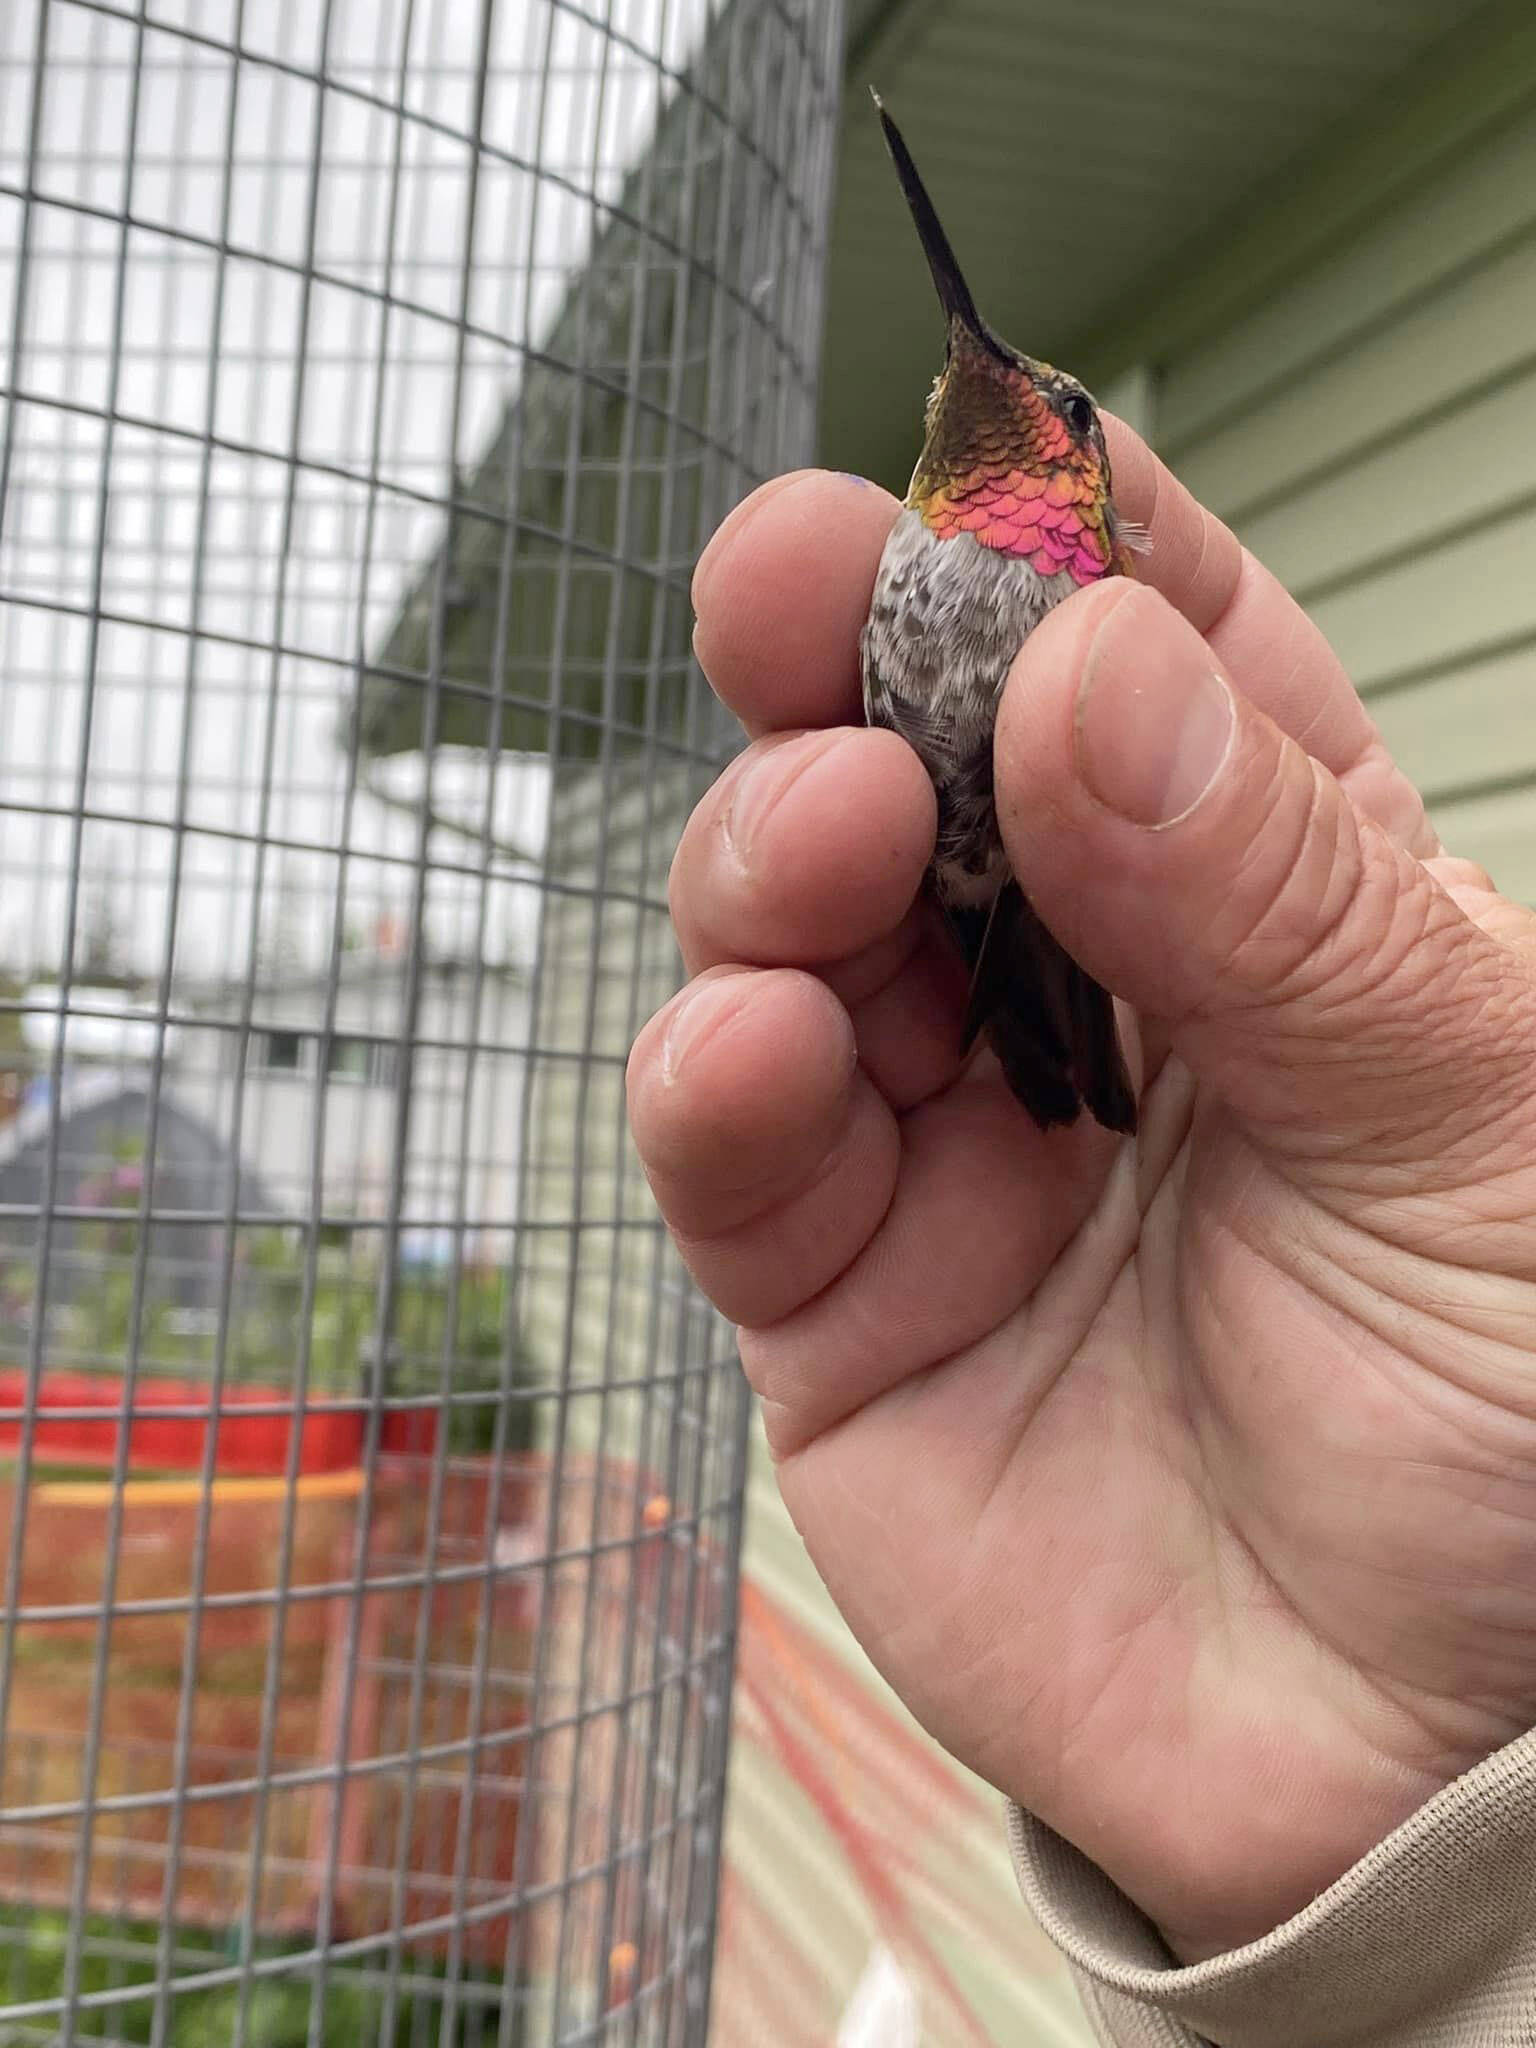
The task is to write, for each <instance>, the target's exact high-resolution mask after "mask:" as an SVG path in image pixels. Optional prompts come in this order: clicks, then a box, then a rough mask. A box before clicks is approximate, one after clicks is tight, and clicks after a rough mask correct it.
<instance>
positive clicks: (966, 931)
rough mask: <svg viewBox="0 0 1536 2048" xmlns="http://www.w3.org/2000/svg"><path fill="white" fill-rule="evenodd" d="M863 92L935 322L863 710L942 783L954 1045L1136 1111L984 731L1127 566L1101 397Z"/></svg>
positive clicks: (1049, 1088) (937, 853) (1125, 524)
mask: <svg viewBox="0 0 1536 2048" xmlns="http://www.w3.org/2000/svg"><path fill="white" fill-rule="evenodd" d="M873 97H874V101H875V108H876V111H877V112H878V114H879V117H880V123H881V126H882V128H883V130H884V133H885V140H886V145H887V147H888V148H889V150H890V153H891V157H892V160H893V162H894V163H895V166H896V173H897V176H898V177H899V178H900V180H901V188H902V191H903V192H904V194H905V195H906V200H907V204H908V206H909V207H910V208H911V211H912V218H913V220H914V221H915V223H916V225H917V233H918V239H919V240H920V241H921V243H922V246H923V253H924V254H925V255H926V257H927V259H928V267H929V269H930V270H931V271H932V273H933V281H934V284H935V286H936V287H937V289H938V294H939V303H940V305H941V307H942V308H943V311H944V318H945V322H946V328H947V333H946V343H945V352H944V367H943V368H942V370H941V371H940V372H939V375H938V377H937V379H936V380H935V382H934V386H933V390H932V392H931V393H930V395H929V398H928V406H927V413H926V416H925V432H924V437H923V445H922V452H921V454H920V455H919V456H918V459H917V466H916V468H915V469H914V470H913V472H912V481H911V483H910V485H909V486H908V489H907V495H906V500H905V502H904V505H903V508H902V511H901V514H900V517H899V518H898V519H897V521H896V524H895V526H894V527H893V528H892V529H891V535H890V538H889V539H888V540H887V542H886V544H885V551H884V553H883V554H882V556H881V558H880V567H879V571H878V573H877V575H876V578H875V587H874V594H873V597H872V599H871V602H870V609H869V617H868V619H867V620H866V622H865V625H864V630H863V634H862V636H861V638H860V647H859V652H860V663H861V668H862V671H863V684H864V715H865V717H866V719H867V720H868V722H869V723H870V724H871V725H883V726H887V727H889V728H890V729H891V730H892V731H893V732H897V733H900V735H901V737H902V738H903V739H904V740H906V741H907V742H908V744H909V745H910V746H911V747H912V748H913V749H914V750H915V751H916V753H917V754H918V756H919V757H920V758H921V760H922V762H923V765H924V766H925V767H926V768H927V770H928V773H929V775H930V777H931V778H932V781H933V786H934V790H935V793H936V795H937V797H938V838H937V841H936V844H935V848H934V855H933V861H932V865H931V867H930V869H929V881H930V885H931V889H932V893H933V894H934V895H935V896H936V897H937V899H938V903H939V906H940V909H941V910H942V912H943V914H944V917H945V920H946V922H947V923H948V925H949V927H950V929H951V931H952V932H953V934H954V937H955V939H956V941H957V943H958V945H959V947H960V951H961V953H962V955H963V956H964V959H965V961H966V964H967V966H968V967H969V969H970V975H971V981H970V994H969V999H968V1001H967V1004H966V1011H965V1020H964V1023H963V1025H962V1029H961V1046H960V1050H961V1052H962V1054H965V1053H968V1052H969V1051H970V1049H971V1047H972V1045H973V1044H975V1042H976V1040H977V1039H978V1037H979V1036H980V1035H981V1034H982V1033H983V1032H985V1033H986V1036H987V1039H988V1041H989V1042H990V1044H991V1046H992V1049H993V1050H994V1052H995V1053H996V1054H997V1056H998V1059H999V1060H1000V1062H1001V1064H1002V1069H1003V1073H1004V1075H1005V1076H1006V1077H1007V1081H1008V1085H1009V1087H1010V1088H1011V1089H1012V1091H1013V1093H1014V1095H1015V1096H1016V1097H1017V1098H1018V1100H1019V1101H1020V1102H1021V1103H1022V1104H1023V1105H1024V1107H1025V1109H1026V1110H1028V1112H1029V1114H1030V1115H1031V1116H1032V1117H1033V1118H1034V1120H1035V1122H1036V1123H1037V1124H1038V1125H1039V1126H1040V1128H1041V1129H1042V1130H1048V1129H1050V1128H1051V1126H1052V1125H1055V1124H1071V1123H1074V1122H1076V1120H1077V1118H1078V1116H1079V1114H1080V1113H1081V1111H1082V1108H1083V1106H1084V1104H1085V1103H1086V1105H1087V1107H1088V1109H1089V1110H1090V1111H1091V1112H1092V1114H1093V1115H1094V1116H1095V1117H1096V1118H1097V1119H1098V1121H1099V1122H1100V1123H1101V1124H1103V1125H1104V1126H1105V1127H1106V1128H1107V1129H1109V1130H1112V1131H1124V1132H1131V1131H1134V1130H1135V1128H1136V1097H1135V1093H1134V1091H1133V1089H1132V1087H1131V1080H1130V1075H1129V1074H1128V1073H1127V1071H1126V1065H1125V1059H1124V1055H1123V1054H1122V1052H1121V1049H1120V1041H1119V1038H1118V1035H1117V1033H1116V1029H1115V1013H1114V1005H1113V1003H1112V1002H1111V1000H1110V997H1109V994H1108V991H1107V990H1105V989H1103V988H1101V987H1100V985H1099V984H1098V982H1096V981H1094V980H1093V979H1092V977H1091V976H1089V975H1088V974H1085V973H1084V971H1083V969H1082V968H1081V967H1079V966H1078V964H1077V962H1076V961H1075V960H1074V959H1073V958H1072V957H1071V955H1070V954H1069V953H1067V952H1066V951H1065V949H1064V948H1063V947H1062V946H1060V945H1059V944H1058V943H1057V941H1056V940H1055V939H1054V938H1053V937H1052V936H1051V934H1050V932H1049V931H1048V930H1047V929H1046V927H1045V926H1044V924H1042V923H1041V921H1040V919H1039V918H1038V917H1037V916H1036V914H1035V911H1034V909H1033V908H1032V906H1031V904H1030V902H1029V899H1028V897H1027V896H1026V895H1025V893H1024V891H1023V889H1022V888H1021V887H1020V885H1019V882H1018V879H1017V877H1016V876H1014V874H1013V873H1012V872H1011V870H1010V868H1009V865H1008V857H1007V854H1006V853H1005V851H1004V849H1003V843H1002V838H1001V835H1000V833H999V831H998V825H997V811H996V808H995V805H994V801H993V789H992V730H993V725H994V723H995V721H996V717H997V706H998V700H999V698H1000V697H1001V695H1002V689H1003V684H1004V682H1005V680H1006V679H1007V675H1008V671H1009V669H1010V667H1011V666H1012V664H1013V660H1014V657H1015V655H1017V653H1018V651H1019V648H1020V647H1021V646H1022V644H1023V642H1024V639H1025V636H1026V635H1027V634H1029V633H1030V632H1032V631H1033V630H1034V628H1035V627H1036V626H1037V625H1038V624H1039V622H1040V620H1041V619H1042V618H1044V616H1045V614H1046V613H1047V612H1048V611H1050V610H1051V609H1052V608H1053V607H1054V606H1056V605H1058V604H1060V603H1061V602H1062V600H1063V599H1064V598H1067V597H1070V596H1071V595H1072V593H1073V591H1075V590H1079V589H1081V588H1083V587H1084V586H1086V585H1088V584H1091V583H1097V582H1098V581H1099V580H1100V578H1102V577H1105V576H1123V575H1129V574H1131V573H1132V563H1131V557H1132V552H1133V550H1138V549H1140V548H1142V547H1144V546H1145V545H1146V544H1147V539H1146V535H1145V532H1144V530H1143V529H1141V528H1139V527H1136V526H1134V525H1133V524H1132V523H1131V522H1130V521H1127V520H1122V519H1121V518H1120V517H1119V515H1118V514H1117V513H1116V511H1115V507H1114V502H1113V499H1112V497H1111V495H1110V469H1109V456H1108V453H1107V451H1106V449H1105V445H1104V430H1103V427H1102V426H1101V424H1100V421H1099V414H1098V408H1097V407H1096V406H1095V404H1094V402H1093V400H1092V398H1091V397H1090V396H1089V395H1088V393H1087V392H1086V391H1085V390H1084V389H1083V387H1082V385H1081V384H1079V383H1078V382H1077V380H1076V378H1074V377H1069V376H1067V375H1066V374H1065V373H1064V372H1062V371H1060V370H1056V369H1053V368H1052V367H1051V365H1050V364H1049V363H1043V362H1037V361H1036V360H1035V358H1034V357H1032V356H1026V355H1023V354H1021V353H1020V352H1019V350H1017V349H1016V348H1012V347H1010V345H1009V344H1008V343H1007V342H1006V341H1003V340H1002V339H1001V338H1000V337H999V336H998V335H996V334H994V333H993V331H992V329H991V328H990V327H988V325H987V324H986V322H985V321H984V320H983V319H982V317H981V315H980V314H979V313H978V312H977V310H976V302H975V300H974V299H973V298H972V297H971V293H970V290H969V288H968V286H967V285H966V282H965V279H964V277H963V276H962V275H961V272H960V266H959V264H958V263H957V262H956V260H955V255H954V251H953V250H952V249H951V247H950V244H949V238H948V237H947V236H946V234H945V233H944V230H943V228H942V227H941V226H940V225H939V218H938V215H937V214H936V213H935V212H934V209H933V203H932V201H931V200H930V199H929V197H928V194H927V192H926V191H925V189H924V187H923V183H922V180H921V178H919V176H918V174H917V167H916V165H915V164H914V163H913V161H912V157H911V153H910V152H909V151H908V149H907V146H906V143H905V142H904V141H903V140H902V137H901V132H900V130H899V129H898V128H897V126H896V124H895V122H894V121H893V120H892V119H891V117H890V115H889V114H888V113H887V112H886V110H885V107H884V105H883V104H882V102H881V100H880V96H879V94H878V93H876V94H875V95H874V96H873Z"/></svg>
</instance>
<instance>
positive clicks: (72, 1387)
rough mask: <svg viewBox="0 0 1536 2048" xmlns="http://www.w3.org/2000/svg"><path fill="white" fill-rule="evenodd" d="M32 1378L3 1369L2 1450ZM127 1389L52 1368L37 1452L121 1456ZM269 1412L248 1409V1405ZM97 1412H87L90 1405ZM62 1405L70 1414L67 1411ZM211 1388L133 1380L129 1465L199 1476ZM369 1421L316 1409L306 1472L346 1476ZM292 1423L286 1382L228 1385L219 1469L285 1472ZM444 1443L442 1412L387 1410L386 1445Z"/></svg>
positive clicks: (67, 1459)
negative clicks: (120, 1415)
mask: <svg viewBox="0 0 1536 2048" xmlns="http://www.w3.org/2000/svg"><path fill="white" fill-rule="evenodd" d="M26 1387H27V1380H26V1374H25V1373H24V1372H22V1371H20V1370H19V1369H16V1368H12V1369H9V1370H0V1456H4V1455H5V1454H6V1453H7V1452H11V1453H14V1452H15V1451H16V1449H17V1448H18V1446H19V1444H20V1441H21V1432H22V1423H21V1416H20V1410H21V1409H22V1407H23V1405H24V1403H25V1400H26ZM121 1403H122V1387H121V1384H120V1383H119V1382H117V1381H114V1380H110V1379H104V1378H102V1377H100V1376H99V1375H97V1374H94V1373H78V1372H52V1371H47V1372H44V1374H43V1378H42V1386H41V1388H40V1390H39V1394H38V1401H37V1410H36V1414H37V1420H36V1423H35V1426H34V1430H33V1437H32V1456H33V1458H34V1459H36V1460H38V1461H40V1462H48V1461H50V1460H54V1461H59V1462H62V1463H68V1464H81V1465H87V1464H89V1465H95V1464H99V1465H110V1464H111V1463H112V1461H113V1459H114V1458H115V1456H116V1455H117V1434H118V1411H119V1408H120V1406H121ZM198 1407H200V1408H201V1409H202V1410H203V1413H202V1414H200V1415H187V1414H181V1415H177V1414H166V1415H159V1414H156V1412H155V1411H156V1409H178V1408H181V1409H187V1408H198ZM251 1407H255V1408H258V1409H262V1410H265V1411H266V1412H265V1413H260V1414H255V1415H251V1414H242V1413H241V1410H242V1409H243V1408H251ZM87 1409H90V1410H96V1411H99V1413H100V1418H101V1419H100V1420H99V1421H98V1420H97V1419H96V1415H95V1414H91V1415H86V1414H84V1413H82V1412H81V1411H83V1410H87ZM61 1411H62V1412H61ZM207 1411H208V1385H207V1382H206V1381H204V1380H178V1379H149V1378H144V1379H139V1380H136V1381H135V1382H134V1388H133V1413H132V1417H131V1420H130V1421H129V1425H128V1431H129V1435H128V1463H129V1466H130V1468H132V1467H137V1468H139V1469H140V1470H142V1469H144V1468H145V1467H149V1468H151V1469H158V1470H166V1469H169V1470H171V1471H178V1472H196V1471H199V1470H200V1469H201V1467H202V1463H203V1457H204V1453H205V1449H206V1445H207V1437H208V1422H209V1418H208V1412H207ZM366 1426H367V1418H366V1415H365V1414H364V1412H363V1410H362V1409H360V1408H355V1409H347V1408H335V1407H323V1408H317V1409H314V1410H311V1411H308V1412H305V1413H304V1414H303V1415H302V1416H301V1417H300V1420H299V1431H300V1440H299V1470H300V1471H301V1472H342V1471H346V1470H347V1469H348V1468H349V1467H351V1466H354V1465H356V1464H358V1463H359V1462H360V1461H361V1458H362V1455H363V1436H364V1431H365V1428H366ZM292 1427H293V1395H292V1390H291V1389H290V1388H287V1387H271V1386H268V1387H260V1386H249V1385H245V1384H242V1385H240V1386H239V1387H226V1388H225V1390H224V1395H223V1400H222V1402H221V1404H220V1416H219V1431H218V1443H217V1447H216V1450H215V1455H214V1463H215V1467H216V1469H217V1470H218V1471H219V1472H223V1473H244V1474H249V1475H252V1476H257V1475H268V1474H274V1473H280V1472H283V1471H285V1470H286V1469H287V1462H288V1447H289V1434H290V1431H291V1429H292ZM436 1440H437V1416H436V1414H435V1413H433V1412H432V1411H431V1410H429V1409H420V1408H407V1409H402V1410H395V1411H391V1412H387V1413H386V1414H385V1416H384V1420H383V1427H382V1430H381V1434H380V1446H379V1447H380V1449H381V1450H384V1451H392V1452H393V1451H406V1450H409V1451H413V1452H416V1453H418V1454H429V1453H430V1452H431V1451H432V1449H433V1447H434V1445H435V1443H436Z"/></svg>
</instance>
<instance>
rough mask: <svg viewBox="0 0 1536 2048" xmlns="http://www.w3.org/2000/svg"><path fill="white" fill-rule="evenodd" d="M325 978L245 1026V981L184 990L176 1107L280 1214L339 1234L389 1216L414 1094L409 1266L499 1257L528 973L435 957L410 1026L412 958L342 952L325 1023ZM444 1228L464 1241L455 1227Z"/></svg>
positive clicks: (407, 1193) (260, 990)
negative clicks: (203, 1126)
mask: <svg viewBox="0 0 1536 2048" xmlns="http://www.w3.org/2000/svg"><path fill="white" fill-rule="evenodd" d="M328 982H329V977H328V976H327V974H326V973H324V972H323V971H322V972H310V973H302V972H301V973H293V974H284V975H281V976H277V975H274V976H273V977H272V978H271V979H269V980H267V981H264V982H261V983H259V984H258V986H257V987H256V989H255V991H254V995H253V997H252V999H251V1002H250V1016H249V1028H248V1030H247V1029H246V1028H245V1026H244V1024H243V1021H242V1020H243V1013H244V1009H245V996H246V991H245V989H244V987H243V986H242V985H240V984H233V985H231V984H228V983H225V984H221V985H220V986H219V987H218V988H216V989H209V988H203V989H200V990H186V991H183V992H182V993H181V995H180V996H179V999H178V1000H177V1002H176V1004H175V1006H174V1007H175V1012H176V1014H177V1015H178V1017H179V1019H180V1023H179V1028H178V1035H177V1043H176V1046H175V1049H174V1053H173V1056H172V1057H171V1058H170V1060H169V1061H168V1063H167V1067H166V1075H165V1087H166V1090H167V1092H168V1094H169V1095H170V1096H171V1098H172V1099H174V1100H175V1101H176V1102H178V1103H179V1104H181V1105H182V1106H184V1107H185V1108H187V1109H188V1110H190V1111H192V1112H193V1113H195V1114H196V1115H198V1116H200V1117H201V1118H203V1119H204V1120H205V1121H206V1122H208V1123H210V1124H212V1125H213V1127H214V1128H215V1129H217V1130H218V1131H219V1132H221V1133H222V1134H223V1135H224V1136H225V1138H226V1139H227V1141H228V1142H229V1143H230V1144H231V1146H232V1148H233V1149H235V1150H237V1151H238V1153H239V1155H240V1157H241V1159H242V1161H243V1162H244V1164H245V1166H246V1168H247V1169H248V1170H249V1171H250V1173H251V1174H252V1176H253V1177H254V1179H255V1180H256V1181H257V1182H259V1183H260V1184H261V1185H262V1186H263V1188H264V1189H266V1190H268V1191H269V1193H270V1195H271V1197H272V1198H273V1199H274V1200H275V1202H276V1204H277V1207H278V1210H279V1212H280V1213H281V1214H282V1215H284V1216H287V1217H291V1218H293V1219H295V1220H304V1221H310V1220H314V1221H319V1222H321V1223H325V1224H333V1225H336V1226H346V1225H348V1224H355V1223H367V1222H378V1221H382V1220H383V1219H384V1218H386V1217H387V1216H388V1215H389V1213H390V1196H391V1188H392V1186H393V1184H394V1180H395V1173H396V1167H395V1159H396V1150H397V1146H398V1144H399V1130H398V1126H399V1121H400V1103H401V1100H402V1095H405V1096H407V1097H408V1100H409V1117H408V1125H407V1133H406V1141H405V1152H404V1159H403V1163H402V1172H403V1183H404V1200H403V1202H402V1205H401V1210H400V1216H401V1225H402V1232H403V1235H404V1239H405V1246H406V1249H407V1252H408V1254H409V1255H412V1256H414V1257H416V1258H420V1259H436V1258H439V1257H440V1258H444V1259H447V1258H452V1257H454V1256H456V1255H458V1256H466V1257H470V1258H495V1257H497V1256H499V1255H502V1254H504V1252H505V1250H506V1246H507V1242H508V1237H509V1233H510V1228H511V1225H512V1222H513V1219H514V1216H515V1214H516V1208H517V1193H518V1190H517V1179H518V1159H519V1151H520V1147H519V1133H520V1129H521V1122H522V1102H523V1094H524V1074H525V1068H526V1063H527V1049H528V1029H529V998H528V988H527V982H526V979H525V977H524V976H523V975H522V973H521V972H519V971H518V970H515V969H511V968H508V967H504V966H489V965H484V964H481V963H476V962H472V961H469V960H464V959H440V960H429V961H427V962H426V963H424V964H423V966H422V969H421V973H420V982H419V987H418V990H417V993H416V1002H415V1018H414V1021H412V1020H411V1019H410V1018H409V1017H408V1015H407V1008H408V1004H409V990H408V979H407V962H406V959H405V958H404V956H403V954H402V953H400V952H390V951H379V950H352V951H347V952H344V953H343V954H342V955H341V958H340V962H339V966H338V969H337V974H336V985H335V996H334V1003H333V1004H332V1005H331V1006H330V1007H329V1014H328V1000H327V999H328ZM412 1045H414V1048H415V1050H414V1055H412V1054H411V1052H410V1051H409V1048H410V1047H411V1046H412ZM447 1217H451V1218H452V1219H454V1222H455V1224H456V1225H459V1226H462V1230H460V1229H457V1228H456V1229H452V1230H448V1229H444V1228H443V1219H444V1218H447ZM429 1219H430V1222H431V1225H432V1226H433V1228H432V1229H428V1228H427V1223H428V1220H429ZM456 1239H457V1240H458V1247H457V1253H456V1251H455V1242H454V1241H455V1240H456Z"/></svg>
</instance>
